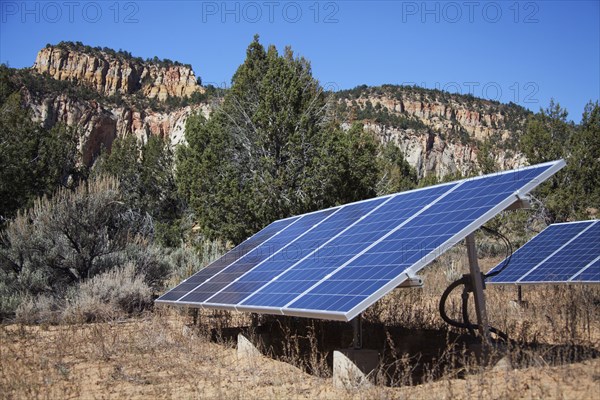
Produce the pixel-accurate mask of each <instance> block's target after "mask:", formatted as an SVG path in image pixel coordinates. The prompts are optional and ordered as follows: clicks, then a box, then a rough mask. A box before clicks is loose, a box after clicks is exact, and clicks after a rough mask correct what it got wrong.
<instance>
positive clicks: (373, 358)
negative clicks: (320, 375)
mask: <svg viewBox="0 0 600 400" xmlns="http://www.w3.org/2000/svg"><path fill="white" fill-rule="evenodd" d="M377 365H379V353H378V352H377V350H367V349H344V350H336V351H334V352H333V386H335V387H337V388H352V387H357V386H370V385H371V381H370V380H369V379H370V378H371V376H372V372H373V371H375V369H376V368H377Z"/></svg>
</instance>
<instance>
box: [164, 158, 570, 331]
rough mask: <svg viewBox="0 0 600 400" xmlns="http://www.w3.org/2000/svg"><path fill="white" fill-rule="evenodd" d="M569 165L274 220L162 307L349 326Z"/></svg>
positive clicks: (556, 164)
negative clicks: (299, 318) (297, 318)
mask: <svg viewBox="0 0 600 400" xmlns="http://www.w3.org/2000/svg"><path fill="white" fill-rule="evenodd" d="M563 166H564V161H562V160H559V161H554V162H550V163H545V164H539V165H535V166H531V167H526V168H522V169H519V170H513V171H505V172H501V173H497V174H492V175H487V176H482V177H477V178H471V179H464V180H461V181H457V182H451V183H446V184H441V185H437V186H432V187H428V188H423V189H417V190H412V191H408V192H402V193H397V194H393V195H388V196H383V197H378V198H374V199H370V200H365V201H361V202H356V203H351V204H347V205H343V206H339V207H334V208H330V209H326V210H322V211H318V212H313V213H308V214H304V215H300V216H296V217H292V218H287V219H283V220H279V221H276V222H273V223H272V224H270V225H269V226H267V227H266V228H264V229H263V230H261V231H260V232H258V233H257V234H255V235H254V236H252V237H251V238H249V239H248V240H246V241H245V242H243V243H242V244H240V245H239V246H238V247H236V248H234V249H233V250H232V251H230V252H229V253H227V254H226V255H225V256H223V257H222V258H220V259H218V260H217V261H215V262H214V263H213V264H211V265H209V266H208V267H206V268H204V269H203V270H201V271H200V272H198V273H197V274H195V275H193V276H192V277H190V278H189V279H187V280H185V281H184V282H182V283H181V284H180V285H178V286H176V287H175V288H173V289H172V290H170V291H169V292H167V293H165V294H164V295H163V296H161V297H160V298H159V299H158V300H157V302H158V303H166V304H175V305H189V306H195V307H206V308H216V309H229V310H238V311H250V312H259V313H268V314H281V315H292V316H304V317H313V318H323V319H334V320H345V321H348V320H350V319H352V318H354V317H355V316H356V315H358V314H359V313H361V312H362V311H363V310H365V309H366V308H367V307H369V306H370V305H371V304H373V303H374V302H375V301H377V300H378V299H380V298H381V297H383V296H384V295H385V294H386V293H388V292H390V291H391V290H392V289H394V288H395V287H397V286H398V285H399V284H401V283H402V282H404V281H405V280H406V279H408V278H410V277H412V276H414V275H415V274H416V273H417V272H418V271H419V270H420V269H421V268H423V267H424V266H425V265H427V264H428V263H429V262H431V261H433V260H434V259H435V258H436V257H438V256H439V255H441V254H442V253H443V252H444V251H446V250H447V249H449V248H450V247H452V246H453V245H454V244H455V243H457V242H459V241H460V240H462V239H463V238H464V237H465V236H467V235H468V234H469V233H471V232H473V231H475V230H476V229H477V228H479V226H481V225H482V224H483V223H485V222H486V221H488V220H489V219H491V218H493V217H494V216H495V215H496V214H497V213H498V212H500V211H502V210H504V209H506V208H507V207H509V206H510V205H512V204H513V203H514V202H515V201H517V200H518V196H519V195H525V194H526V193H527V192H529V191H530V190H531V189H533V188H534V187H536V186H537V185H538V184H540V183H541V182H543V181H544V180H546V179H547V178H548V177H550V176H552V175H553V174H554V173H555V172H556V171H558V170H559V169H560V168H562V167H563Z"/></svg>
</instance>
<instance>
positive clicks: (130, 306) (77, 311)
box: [62, 263, 152, 322]
mask: <svg viewBox="0 0 600 400" xmlns="http://www.w3.org/2000/svg"><path fill="white" fill-rule="evenodd" d="M151 306H152V289H151V288H150V286H148V285H147V284H146V282H145V276H144V274H140V273H139V271H138V268H137V266H136V265H135V264H133V263H128V264H127V265H125V266H124V267H123V268H114V269H112V270H110V271H107V272H105V273H103V274H100V275H97V276H95V277H93V278H92V279H90V280H88V281H86V282H82V283H81V284H79V285H78V286H77V289H76V290H75V291H74V294H73V295H72V298H71V299H70V301H69V302H68V304H67V306H66V308H65V309H64V311H63V314H62V316H63V319H64V320H66V321H69V322H92V321H108V320H113V319H117V318H122V317H127V316H131V315H137V314H139V313H141V312H142V311H144V310H146V309H148V308H150V307H151Z"/></svg>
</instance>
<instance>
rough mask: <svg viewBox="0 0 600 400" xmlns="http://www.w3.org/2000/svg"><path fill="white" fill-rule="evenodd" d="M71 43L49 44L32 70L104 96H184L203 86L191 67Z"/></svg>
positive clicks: (160, 97) (164, 98)
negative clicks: (199, 83)
mask: <svg viewBox="0 0 600 400" xmlns="http://www.w3.org/2000/svg"><path fill="white" fill-rule="evenodd" d="M88 49H90V50H88V52H86V51H85V48H82V46H76V45H75V44H72V43H66V44H65V43H62V44H60V45H57V46H47V47H46V48H44V49H42V50H40V52H39V53H38V55H37V57H36V60H35V64H34V65H33V69H34V70H35V71H36V72H38V73H40V74H44V73H45V74H48V75H49V76H51V77H52V78H54V79H57V80H63V81H70V82H73V83H75V84H79V85H87V86H89V87H91V88H93V89H94V90H96V91H97V92H98V93H100V94H103V95H115V94H117V93H119V94H122V95H127V94H134V93H136V92H140V93H141V94H142V95H144V96H146V97H148V98H158V99H159V100H166V99H167V97H169V96H174V97H185V96H191V95H192V94H194V93H195V92H203V91H204V89H203V88H202V87H201V86H199V85H198V83H197V82H196V76H195V75H194V71H192V69H191V68H190V67H189V66H184V65H179V64H174V63H167V62H162V63H160V64H158V63H152V62H147V61H143V60H142V59H140V58H133V57H127V56H126V55H125V53H121V54H120V53H116V52H114V51H113V52H108V51H104V50H102V49H100V48H89V47H88Z"/></svg>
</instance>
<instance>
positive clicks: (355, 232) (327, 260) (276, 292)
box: [242, 185, 454, 310]
mask: <svg viewBox="0 0 600 400" xmlns="http://www.w3.org/2000/svg"><path fill="white" fill-rule="evenodd" d="M452 187H454V185H444V186H437V187H432V188H427V189H424V190H420V191H413V192H405V193H400V194H399V195H397V196H395V197H394V198H392V199H391V200H390V201H389V202H387V203H385V204H384V205H382V206H381V207H380V208H378V209H377V211H376V212H375V213H373V214H370V215H368V216H367V217H365V218H364V219H363V220H361V221H360V222H359V223H357V224H356V225H354V226H352V227H351V228H350V229H348V230H347V231H346V232H344V234H343V235H340V236H338V237H337V238H335V239H334V240H332V241H331V242H329V243H328V244H327V245H326V246H323V248H321V249H319V252H318V254H317V256H316V257H311V258H309V259H306V260H304V261H303V262H301V263H300V264H298V265H296V266H294V267H293V268H292V269H291V270H289V271H287V272H286V273H285V274H283V275H282V276H280V277H279V278H277V280H275V281H273V282H271V283H270V284H269V285H267V286H266V287H264V288H262V289H261V290H259V291H258V292H256V294H254V295H252V296H251V297H250V298H248V299H246V300H245V301H244V302H243V303H242V305H244V306H264V307H284V306H286V304H287V303H289V302H290V301H292V300H294V299H295V298H296V297H297V296H299V295H301V294H302V293H303V292H304V291H305V290H307V289H309V288H310V287H311V286H313V285H314V284H316V283H318V282H319V281H320V280H321V279H323V278H324V277H325V276H327V274H329V273H332V272H333V271H334V270H335V269H336V268H338V267H339V266H340V265H342V264H343V263H345V262H346V261H348V260H350V259H351V258H352V257H354V256H356V255H357V254H358V253H359V252H360V251H362V250H364V249H365V248H367V246H369V245H370V244H371V243H373V242H374V241H376V240H378V239H379V238H381V237H382V236H383V235H385V234H386V233H388V232H389V231H390V230H392V229H394V228H395V227H396V226H398V225H399V224H401V223H402V222H404V221H406V220H407V219H408V218H410V217H411V216H413V215H414V214H415V213H417V212H418V211H419V210H421V209H422V208H423V207H424V206H426V205H427V204H429V203H431V202H432V201H434V200H436V199H437V198H439V197H440V196H441V195H442V194H444V193H446V192H447V191H449V190H450V189H451V188H452ZM322 306H323V308H322V309H324V310H326V308H325V305H322Z"/></svg>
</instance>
